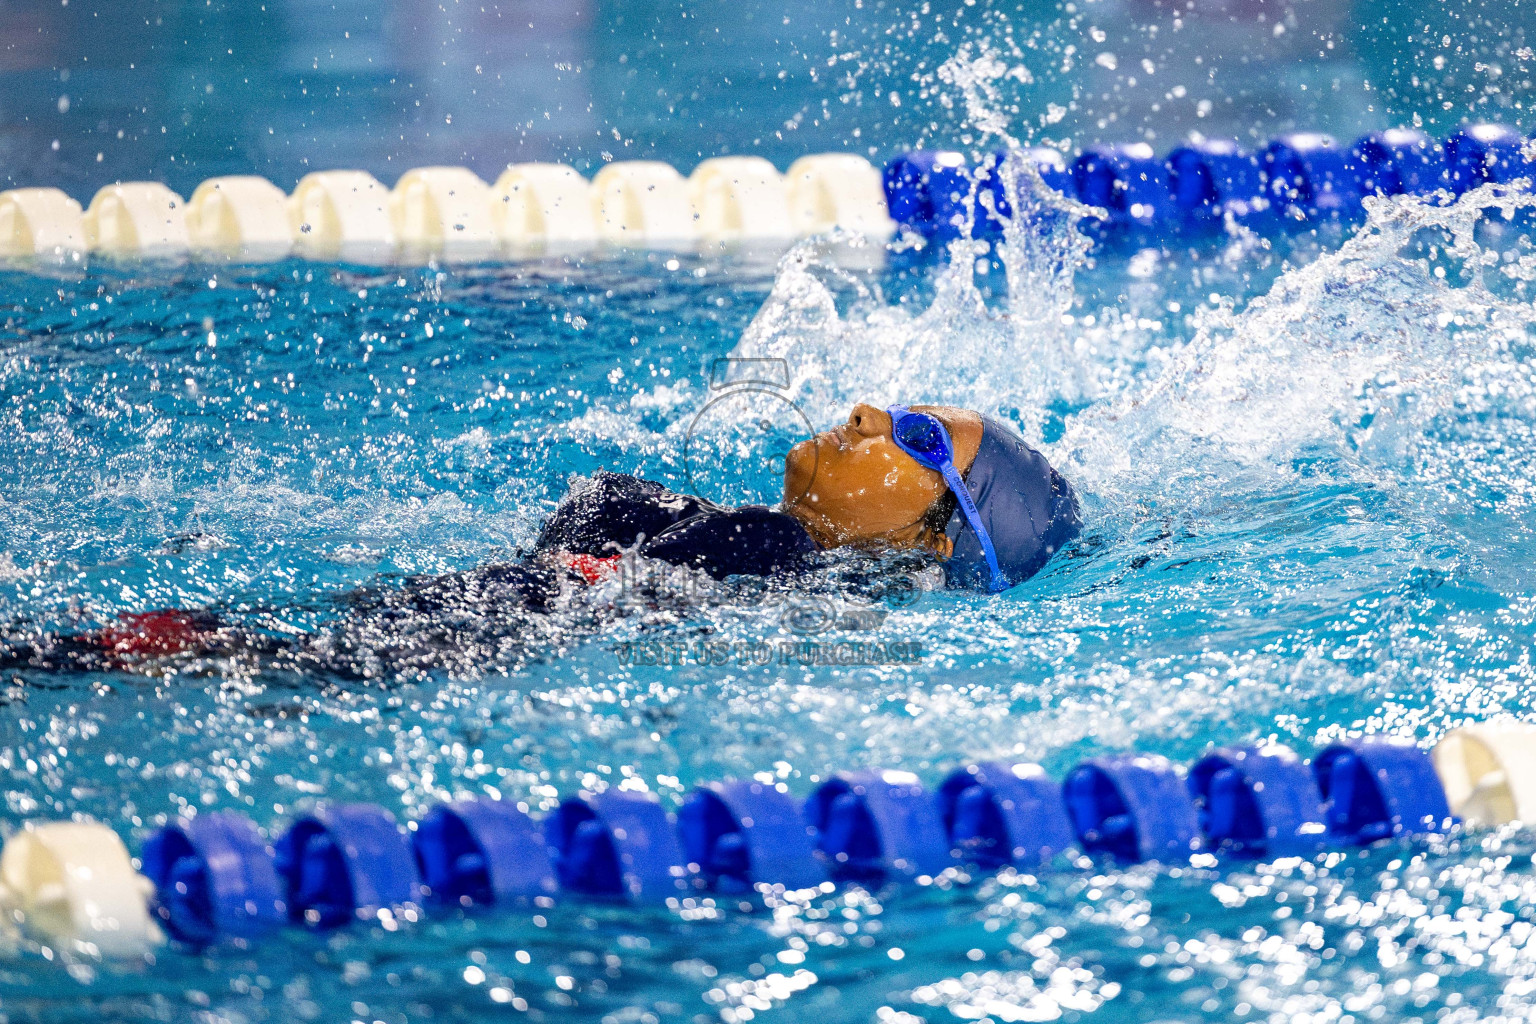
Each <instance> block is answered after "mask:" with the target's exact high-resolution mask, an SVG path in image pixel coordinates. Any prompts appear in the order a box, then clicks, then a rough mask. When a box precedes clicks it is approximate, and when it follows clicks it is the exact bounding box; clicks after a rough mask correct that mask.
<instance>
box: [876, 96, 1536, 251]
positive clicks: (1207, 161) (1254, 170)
mask: <svg viewBox="0 0 1536 1024" xmlns="http://www.w3.org/2000/svg"><path fill="white" fill-rule="evenodd" d="M1525 145H1526V140H1525V139H1524V138H1523V137H1522V136H1521V135H1520V133H1519V132H1518V131H1516V130H1515V129H1513V128H1510V127H1507V126H1505V125H1496V124H1476V125H1467V126H1464V127H1462V128H1461V129H1459V130H1458V131H1456V132H1455V133H1454V134H1453V135H1451V136H1450V137H1449V138H1447V139H1446V140H1445V141H1444V142H1443V143H1437V142H1435V141H1434V140H1433V139H1431V138H1430V137H1429V136H1428V135H1425V134H1424V133H1423V132H1421V131H1417V130H1414V129H1403V128H1400V129H1393V130H1391V131H1384V132H1377V133H1375V134H1372V135H1367V136H1365V137H1364V138H1362V139H1360V140H1358V141H1357V142H1355V144H1354V145H1353V146H1351V147H1349V148H1348V149H1345V148H1344V147H1342V146H1341V145H1340V144H1339V143H1338V142H1337V141H1336V140H1335V139H1333V138H1332V137H1330V136H1327V135H1322V134H1319V133H1315V132H1298V133H1294V134H1290V135H1284V136H1281V137H1280V138H1277V139H1274V140H1273V141H1271V142H1269V143H1268V144H1267V145H1265V146H1264V147H1263V148H1262V149H1259V150H1257V151H1248V150H1244V149H1242V148H1241V147H1239V146H1238V144H1237V143H1236V142H1232V141H1229V140H1219V139H1217V140H1206V141H1203V142H1198V143H1191V144H1189V145H1185V146H1180V147H1178V148H1177V149H1175V150H1173V151H1172V152H1171V153H1169V154H1168V155H1167V156H1166V157H1163V158H1159V157H1157V156H1156V155H1155V154H1154V153H1153V151H1152V147H1151V146H1149V145H1147V144H1145V143H1133V144H1127V145H1118V146H1091V147H1089V148H1088V149H1086V150H1084V151H1083V152H1082V154H1081V155H1080V156H1078V157H1077V159H1076V160H1074V161H1073V162H1072V163H1071V165H1070V166H1069V165H1067V164H1066V163H1065V162H1064V161H1063V159H1062V156H1061V154H1060V153H1058V152H1057V151H1056V150H1054V149H1045V148H1034V149H1026V150H1024V151H1023V152H1022V153H1021V154H1019V158H1020V159H1023V160H1026V161H1028V162H1029V163H1031V164H1033V165H1034V167H1035V169H1036V170H1037V171H1039V173H1040V176H1041V177H1042V178H1043V179H1044V181H1045V183H1046V184H1047V185H1049V186H1050V187H1051V188H1053V189H1056V190H1057V191H1059V192H1062V193H1064V194H1065V195H1067V196H1070V197H1072V198H1075V199H1077V200H1079V201H1081V202H1083V203H1086V204H1088V205H1091V206H1097V207H1100V208H1102V209H1104V210H1105V211H1106V213H1107V215H1108V220H1107V222H1106V223H1105V224H1104V225H1103V226H1104V227H1105V228H1107V229H1111V230H1114V229H1119V230H1121V231H1129V232H1136V231H1141V232H1151V233H1157V232H1163V231H1169V230H1175V229H1180V228H1201V227H1209V226H1211V225H1213V224H1214V225H1219V224H1221V223H1223V222H1224V221H1225V218H1226V217H1228V216H1231V217H1234V218H1235V219H1236V220H1238V221H1239V222H1241V223H1244V224H1246V225H1249V226H1255V227H1257V226H1263V225H1265V224H1266V223H1267V222H1271V221H1273V222H1276V223H1278V222H1283V221H1284V220H1287V219H1291V220H1294V219H1300V220H1301V221H1303V222H1314V223H1315V222H1319V221H1327V220H1348V219H1352V218H1355V217H1358V216H1359V215H1361V214H1362V213H1363V209H1364V208H1363V205H1362V201H1363V200H1364V198H1365V197H1366V196H1369V195H1403V194H1412V195H1429V194H1431V193H1434V192H1436V191H1439V190H1441V189H1444V190H1447V191H1449V192H1450V193H1451V194H1452V195H1458V196H1459V195H1461V194H1462V193H1464V192H1467V191H1469V190H1471V189H1474V188H1476V187H1478V186H1479V185H1483V184H1486V183H1488V182H1493V183H1496V184H1508V183H1510V182H1513V181H1515V180H1516V179H1519V178H1527V179H1529V178H1532V177H1533V176H1536V161H1532V160H1529V159H1527V158H1526V156H1525V155H1524V151H1523V148H1524V146H1525ZM1007 155H1008V154H1006V153H1002V152H999V153H994V154H991V155H989V156H988V157H986V158H985V159H983V160H981V161H979V162H978V163H977V164H975V165H974V166H973V165H971V164H970V163H969V162H968V161H967V159H966V158H965V156H964V155H962V154H960V153H957V152H951V151H946V150H914V151H912V152H910V153H903V154H901V155H900V156H897V157H896V158H894V159H893V160H891V161H890V162H889V163H888V164H886V166H885V170H884V172H883V175H882V179H883V182H884V185H885V197H886V204H887V207H888V208H889V210H890V214H891V217H892V219H894V220H895V221H896V222H897V223H899V224H902V225H905V226H906V227H908V228H910V229H911V230H913V231H915V232H917V233H919V234H921V235H924V236H926V237H929V238H933V239H938V240H948V239H951V238H957V237H960V236H961V235H963V234H965V225H966V224H968V223H969V224H971V225H972V227H971V235H972V237H976V238H988V237H997V236H998V235H1000V234H1001V233H1002V220H1001V219H1000V216H1001V217H1006V216H1010V215H1011V214H1010V211H1009V208H1008V202H1007V193H1008V191H1009V190H1008V188H1007V184H1008V183H1007V182H1006V181H1005V180H1004V177H1003V176H1004V174H1005V173H1007V172H1008V168H1009V167H1010V166H1011V165H1010V164H1009V163H1008V162H1007V160H1006V157H1007Z"/></svg>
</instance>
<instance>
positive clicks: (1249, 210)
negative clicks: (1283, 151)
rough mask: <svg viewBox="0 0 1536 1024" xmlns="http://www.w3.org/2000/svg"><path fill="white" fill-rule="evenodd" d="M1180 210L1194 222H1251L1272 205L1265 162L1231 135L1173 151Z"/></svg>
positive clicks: (1172, 176) (1172, 177)
mask: <svg viewBox="0 0 1536 1024" xmlns="http://www.w3.org/2000/svg"><path fill="white" fill-rule="evenodd" d="M1168 187H1169V191H1170V192H1171V193H1172V195H1173V205H1174V208H1175V209H1177V210H1178V212H1179V215H1180V216H1181V217H1183V218H1184V219H1185V220H1188V221H1192V222H1200V221H1208V220H1213V219H1214V220H1220V219H1222V218H1223V217H1226V216H1228V215H1230V216H1232V217H1235V218H1237V219H1238V220H1241V221H1246V220H1249V219H1250V218H1253V217H1256V216H1258V215H1259V214H1262V213H1265V212H1266V211H1268V210H1269V208H1270V202H1269V188H1268V184H1267V182H1266V181H1265V178H1264V165H1263V163H1262V162H1261V161H1260V160H1259V158H1258V157H1257V156H1255V155H1254V154H1253V153H1249V152H1247V151H1245V150H1243V149H1242V148H1240V147H1239V146H1238V144H1237V143H1236V142H1235V141H1232V140H1229V139H1203V140H1200V141H1198V142H1192V143H1190V144H1189V145H1187V146H1180V147H1179V148H1178V149H1175V150H1174V151H1173V152H1172V153H1169V154H1168Z"/></svg>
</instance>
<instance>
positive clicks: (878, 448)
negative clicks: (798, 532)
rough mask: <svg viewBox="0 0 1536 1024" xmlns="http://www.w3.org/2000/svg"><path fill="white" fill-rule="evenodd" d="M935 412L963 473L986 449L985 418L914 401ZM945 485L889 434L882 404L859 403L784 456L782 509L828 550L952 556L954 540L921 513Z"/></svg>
mask: <svg viewBox="0 0 1536 1024" xmlns="http://www.w3.org/2000/svg"><path fill="white" fill-rule="evenodd" d="M912 410H913V411H914V412H925V413H928V414H929V415H931V416H934V417H936V418H937V419H938V420H939V421H940V422H941V423H943V424H944V427H945V429H946V430H948V431H949V436H950V440H951V441H952V442H953V443H954V446H955V466H956V468H958V469H959V470H960V472H961V473H964V472H965V471H966V470H968V469H969V468H970V465H971V461H972V460H973V459H975V458H976V450H977V448H979V447H980V446H981V417H980V416H978V415H977V414H976V413H974V412H971V411H970V410H969V409H956V408H953V407H952V406H947V405H914V406H912ZM947 490H948V487H947V486H946V485H945V483H944V477H943V476H942V475H941V474H940V473H939V472H938V471H937V470H932V469H925V468H924V467H922V466H920V465H918V463H917V461H916V460H915V459H913V458H912V456H910V455H908V454H907V453H906V452H904V451H902V450H901V448H900V447H898V446H897V444H896V442H895V441H894V440H892V438H891V417H890V416H889V415H888V414H887V413H886V411H885V410H884V409H877V408H875V407H874V406H872V405H863V404H860V405H856V406H854V407H853V411H852V412H851V413H849V415H848V420H847V422H846V423H843V424H841V425H839V426H837V427H834V428H833V429H831V430H829V431H827V432H826V433H822V434H817V435H816V436H815V437H814V438H811V439H810V440H808V441H802V442H800V443H799V444H797V445H795V447H794V448H792V449H790V452H789V455H788V456H787V457H786V458H785V460H784V511H786V512H788V513H789V514H790V515H792V516H794V517H795V518H796V519H798V520H800V522H801V523H802V524H803V525H804V526H805V528H806V530H807V531H809V532H810V534H811V536H812V537H813V538H815V540H816V542H817V543H818V544H820V545H821V546H822V547H824V548H834V547H841V546H843V545H845V544H854V545H863V546H869V547H879V546H890V547H914V546H927V547H932V548H934V549H935V550H937V551H938V552H939V553H940V554H941V555H948V554H949V553H950V552H949V547H950V542H949V539H948V538H947V537H944V536H943V535H942V534H938V535H937V536H935V535H934V534H933V531H931V530H928V529H926V528H925V526H924V523H923V516H924V514H925V513H926V512H927V511H928V510H929V509H930V508H931V507H932V506H933V504H934V502H936V501H938V500H939V499H940V498H941V497H943V496H944V494H945V492H946V491H947Z"/></svg>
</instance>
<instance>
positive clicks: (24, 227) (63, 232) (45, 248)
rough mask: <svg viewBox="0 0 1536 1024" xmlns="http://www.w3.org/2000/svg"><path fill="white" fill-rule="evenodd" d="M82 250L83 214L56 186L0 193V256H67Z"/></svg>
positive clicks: (83, 235) (83, 246)
mask: <svg viewBox="0 0 1536 1024" xmlns="http://www.w3.org/2000/svg"><path fill="white" fill-rule="evenodd" d="M84 251H85V214H84V212H83V211H82V210H81V209H80V204H79V203H77V202H75V201H74V200H73V199H71V198H70V197H69V196H67V195H65V194H64V193H63V192H62V191H60V190H59V189H56V188H13V189H11V190H9V191H7V192H0V257H8V258H16V257H23V256H61V257H63V256H70V255H73V254H76V253H82V252H84Z"/></svg>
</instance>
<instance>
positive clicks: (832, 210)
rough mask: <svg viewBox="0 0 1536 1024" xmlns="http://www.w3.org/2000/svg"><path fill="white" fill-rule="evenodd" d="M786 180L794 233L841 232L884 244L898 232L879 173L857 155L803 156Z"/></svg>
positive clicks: (796, 162)
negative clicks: (839, 229) (888, 207)
mask: <svg viewBox="0 0 1536 1024" xmlns="http://www.w3.org/2000/svg"><path fill="white" fill-rule="evenodd" d="M784 180H785V183H786V188H787V190H788V201H789V219H790V224H791V226H792V227H793V228H794V229H795V233H796V234H799V235H821V234H825V233H826V232H828V231H831V230H833V229H834V228H842V229H843V230H845V231H852V232H856V233H858V234H861V235H864V236H866V237H868V238H873V239H881V240H883V239H886V238H889V237H891V235H893V234H895V232H896V222H895V221H893V220H891V217H890V214H889V212H888V211H887V210H886V206H885V188H884V186H883V185H882V184H881V182H880V171H879V170H878V169H876V167H875V166H874V165H873V164H871V163H870V162H869V161H868V160H865V159H864V158H863V157H861V156H858V155H857V154H854V153H822V154H819V155H817V156H803V157H801V158H800V159H799V160H796V161H795V162H794V163H792V164H790V165H789V171H788V172H787V173H786V174H785V175H784Z"/></svg>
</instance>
